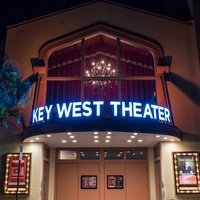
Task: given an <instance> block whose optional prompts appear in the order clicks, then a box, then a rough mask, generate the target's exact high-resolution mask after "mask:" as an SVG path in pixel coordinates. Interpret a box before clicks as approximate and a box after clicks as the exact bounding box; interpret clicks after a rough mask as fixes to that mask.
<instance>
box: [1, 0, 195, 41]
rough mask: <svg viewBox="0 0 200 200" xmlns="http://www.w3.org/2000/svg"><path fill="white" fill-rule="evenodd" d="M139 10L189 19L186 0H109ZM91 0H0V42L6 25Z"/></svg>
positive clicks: (4, 35)
mask: <svg viewBox="0 0 200 200" xmlns="http://www.w3.org/2000/svg"><path fill="white" fill-rule="evenodd" d="M111 1H112V2H116V3H120V4H124V5H128V6H131V7H135V8H138V9H141V10H147V11H150V12H154V13H157V14H161V15H165V16H169V17H173V18H176V19H179V20H183V21H189V20H190V19H191V16H190V12H189V7H188V5H187V0H111ZM87 2H92V1H91V0H90V1H89V0H0V42H2V41H5V38H6V27H7V26H10V25H13V24H17V23H19V22H23V21H26V20H29V19H33V18H36V17H40V16H42V15H45V14H49V13H53V12H56V11H59V10H63V9H67V8H70V7H73V6H77V5H80V4H82V3H87Z"/></svg>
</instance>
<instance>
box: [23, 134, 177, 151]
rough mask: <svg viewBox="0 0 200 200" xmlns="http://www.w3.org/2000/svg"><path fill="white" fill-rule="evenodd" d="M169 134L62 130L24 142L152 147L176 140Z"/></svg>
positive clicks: (69, 145) (73, 145) (71, 146)
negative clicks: (61, 131)
mask: <svg viewBox="0 0 200 200" xmlns="http://www.w3.org/2000/svg"><path fill="white" fill-rule="evenodd" d="M176 141H180V139H179V138H176V137H173V136H169V135H158V134H145V133H133V132H63V133H53V134H44V135H37V136H32V137H29V138H27V139H25V140H24V142H42V143H45V144H47V145H48V146H50V147H58V148H60V147H66V148H67V147H70V148H73V147H75V148H76V147H93V148H94V147H153V146H154V145H156V144H157V143H159V142H176Z"/></svg>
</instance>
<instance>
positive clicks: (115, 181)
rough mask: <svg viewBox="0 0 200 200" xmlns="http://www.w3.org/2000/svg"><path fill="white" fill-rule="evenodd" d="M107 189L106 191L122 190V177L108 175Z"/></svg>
mask: <svg viewBox="0 0 200 200" xmlns="http://www.w3.org/2000/svg"><path fill="white" fill-rule="evenodd" d="M107 188H108V189H123V176H122V175H108V176H107Z"/></svg>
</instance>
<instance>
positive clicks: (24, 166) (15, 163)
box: [4, 153, 31, 194]
mask: <svg viewBox="0 0 200 200" xmlns="http://www.w3.org/2000/svg"><path fill="white" fill-rule="evenodd" d="M19 155H20V154H18V153H16V154H7V155H6V173H5V183H4V194H16V192H17V190H18V194H28V193H29V183H30V165H31V154H29V153H24V154H23V155H22V159H21V161H20V165H19Z"/></svg>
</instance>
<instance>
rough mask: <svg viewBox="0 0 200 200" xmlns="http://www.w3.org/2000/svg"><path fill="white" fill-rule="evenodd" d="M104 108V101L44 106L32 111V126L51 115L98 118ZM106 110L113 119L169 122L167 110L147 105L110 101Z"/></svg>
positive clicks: (61, 117) (60, 117)
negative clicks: (125, 118) (124, 118)
mask: <svg viewBox="0 0 200 200" xmlns="http://www.w3.org/2000/svg"><path fill="white" fill-rule="evenodd" d="M104 108H105V105H104V101H84V102H69V103H57V104H55V105H54V104H51V105H48V106H47V105H46V106H42V107H39V108H36V109H34V110H33V112H32V124H34V123H38V122H44V121H46V120H51V119H52V113H54V114H56V116H57V118H59V119H67V118H77V117H91V116H96V117H100V116H102V115H103V109H104ZM106 108H107V106H106ZM108 110H109V113H110V114H111V115H112V116H113V117H119V116H121V117H129V118H141V119H152V120H159V121H163V122H166V123H170V121H171V120H170V111H169V109H168V108H165V107H162V106H158V105H154V104H149V103H147V104H142V103H140V102H128V103H126V102H124V101H122V102H121V101H110V103H109V105H108Z"/></svg>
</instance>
